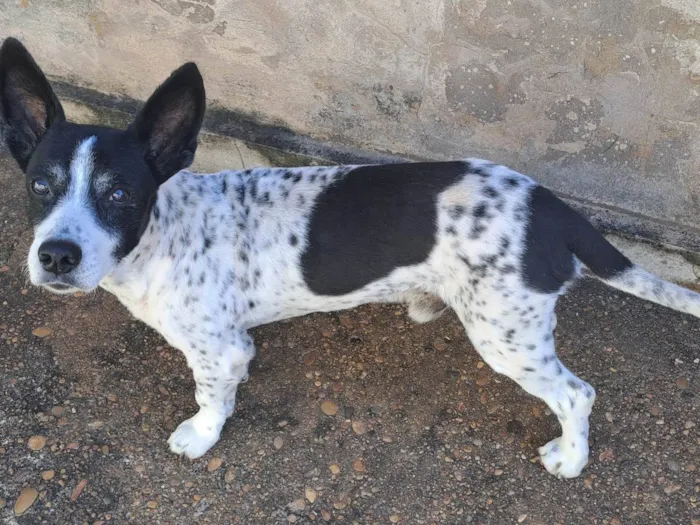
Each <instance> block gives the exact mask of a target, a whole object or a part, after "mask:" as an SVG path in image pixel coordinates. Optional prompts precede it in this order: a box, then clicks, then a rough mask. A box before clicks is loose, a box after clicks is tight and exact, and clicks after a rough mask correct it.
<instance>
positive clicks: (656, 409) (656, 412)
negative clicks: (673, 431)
mask: <svg viewBox="0 0 700 525" xmlns="http://www.w3.org/2000/svg"><path fill="white" fill-rule="evenodd" d="M649 412H650V413H651V415H652V416H654V417H656V416H658V415H659V414H661V409H660V408H659V407H657V406H653V407H651V408H650V409H649Z"/></svg>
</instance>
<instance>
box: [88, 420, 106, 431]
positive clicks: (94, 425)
mask: <svg viewBox="0 0 700 525" xmlns="http://www.w3.org/2000/svg"><path fill="white" fill-rule="evenodd" d="M103 426H105V422H104V421H99V420H98V421H92V422H90V423H88V428H89V429H91V430H99V429H101V428H102V427H103Z"/></svg>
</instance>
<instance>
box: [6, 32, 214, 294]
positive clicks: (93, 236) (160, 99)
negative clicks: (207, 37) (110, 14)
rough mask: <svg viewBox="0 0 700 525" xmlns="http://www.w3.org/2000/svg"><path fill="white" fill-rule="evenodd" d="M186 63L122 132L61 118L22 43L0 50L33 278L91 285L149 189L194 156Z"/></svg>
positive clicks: (196, 113) (199, 88)
mask: <svg viewBox="0 0 700 525" xmlns="http://www.w3.org/2000/svg"><path fill="white" fill-rule="evenodd" d="M205 105H206V100H205V92H204V84H203V81H202V76H201V75H200V73H199V70H198V69H197V66H196V65H195V64H194V63H187V64H185V65H183V66H182V67H180V68H179V69H177V70H176V71H174V72H173V73H172V74H171V75H170V77H169V78H168V79H167V80H166V81H165V82H164V83H163V84H162V85H161V86H160V87H158V89H156V91H155V92H154V93H153V95H151V97H150V98H149V99H148V101H147V102H146V104H145V105H144V106H143V108H142V109H141V111H140V112H139V113H138V115H137V116H136V118H135V119H134V121H133V122H132V124H131V125H130V126H129V127H128V128H127V129H126V130H118V129H114V128H107V127H99V126H88V125H81V124H74V123H71V122H68V121H67V120H66V117H65V114H64V111H63V108H62V106H61V103H60V102H59V100H58V98H57V97H56V95H55V94H54V92H53V90H52V89H51V85H50V84H49V82H48V80H47V79H46V77H45V76H44V74H43V73H42V71H41V69H40V68H39V66H38V65H37V64H36V62H35V61H34V59H33V58H32V56H31V55H30V54H29V52H28V51H27V50H26V49H25V47H24V46H23V45H22V44H21V43H20V42H19V41H18V40H16V39H14V38H7V39H6V40H5V41H4V42H3V44H2V47H1V48H0V126H2V132H1V133H0V137H4V141H5V145H6V146H7V149H8V150H9V151H10V153H11V154H12V156H13V157H14V159H15V160H16V161H17V164H18V165H19V167H20V168H21V170H22V171H23V172H24V174H25V186H26V188H27V193H28V198H29V209H30V216H31V219H32V222H33V224H34V241H33V243H32V246H31V248H30V250H29V256H28V266H29V273H30V278H31V281H32V283H33V284H35V285H40V286H44V287H46V288H48V289H50V290H52V291H54V292H62V293H67V292H71V291H76V290H86V291H89V290H93V289H95V288H96V287H97V286H98V285H99V283H100V281H101V280H102V279H103V278H104V277H105V276H106V275H108V274H109V273H111V272H112V270H114V268H115V267H116V265H117V264H118V263H119V261H120V260H121V259H122V258H123V257H124V256H125V255H126V254H128V253H129V252H130V251H131V250H132V249H133V248H134V247H135V246H136V245H137V244H138V242H139V239H140V236H141V234H142V232H143V229H144V227H145V225H146V224H147V222H148V218H149V216H150V213H151V208H152V206H153V202H154V200H155V198H156V193H157V191H158V187H159V186H160V185H161V184H163V183H164V182H165V181H166V180H168V178H170V177H171V176H172V175H174V174H175V173H177V172H178V171H180V170H182V169H184V168H186V167H188V166H189V165H190V164H191V163H192V160H193V159H194V154H195V150H196V148H197V136H198V134H199V130H200V127H201V125H202V120H203V118H204V111H205Z"/></svg>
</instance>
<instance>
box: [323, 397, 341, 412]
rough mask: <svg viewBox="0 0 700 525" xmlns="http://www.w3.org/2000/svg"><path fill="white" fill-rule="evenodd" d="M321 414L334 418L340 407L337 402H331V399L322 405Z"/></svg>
mask: <svg viewBox="0 0 700 525" xmlns="http://www.w3.org/2000/svg"><path fill="white" fill-rule="evenodd" d="M321 412H323V413H324V414H326V415H327V416H334V415H336V414H337V413H338V405H336V404H335V402H333V401H331V400H330V399H327V400H326V401H324V402H323V403H321Z"/></svg>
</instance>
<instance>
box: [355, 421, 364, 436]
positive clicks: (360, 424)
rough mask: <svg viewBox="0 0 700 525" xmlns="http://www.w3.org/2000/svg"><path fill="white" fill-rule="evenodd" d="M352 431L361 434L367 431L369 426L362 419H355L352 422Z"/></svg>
mask: <svg viewBox="0 0 700 525" xmlns="http://www.w3.org/2000/svg"><path fill="white" fill-rule="evenodd" d="M352 431H353V432H354V433H355V434H359V435H360V436H361V435H362V434H364V433H365V432H367V427H366V426H365V424H364V423H363V422H362V421H353V422H352Z"/></svg>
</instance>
